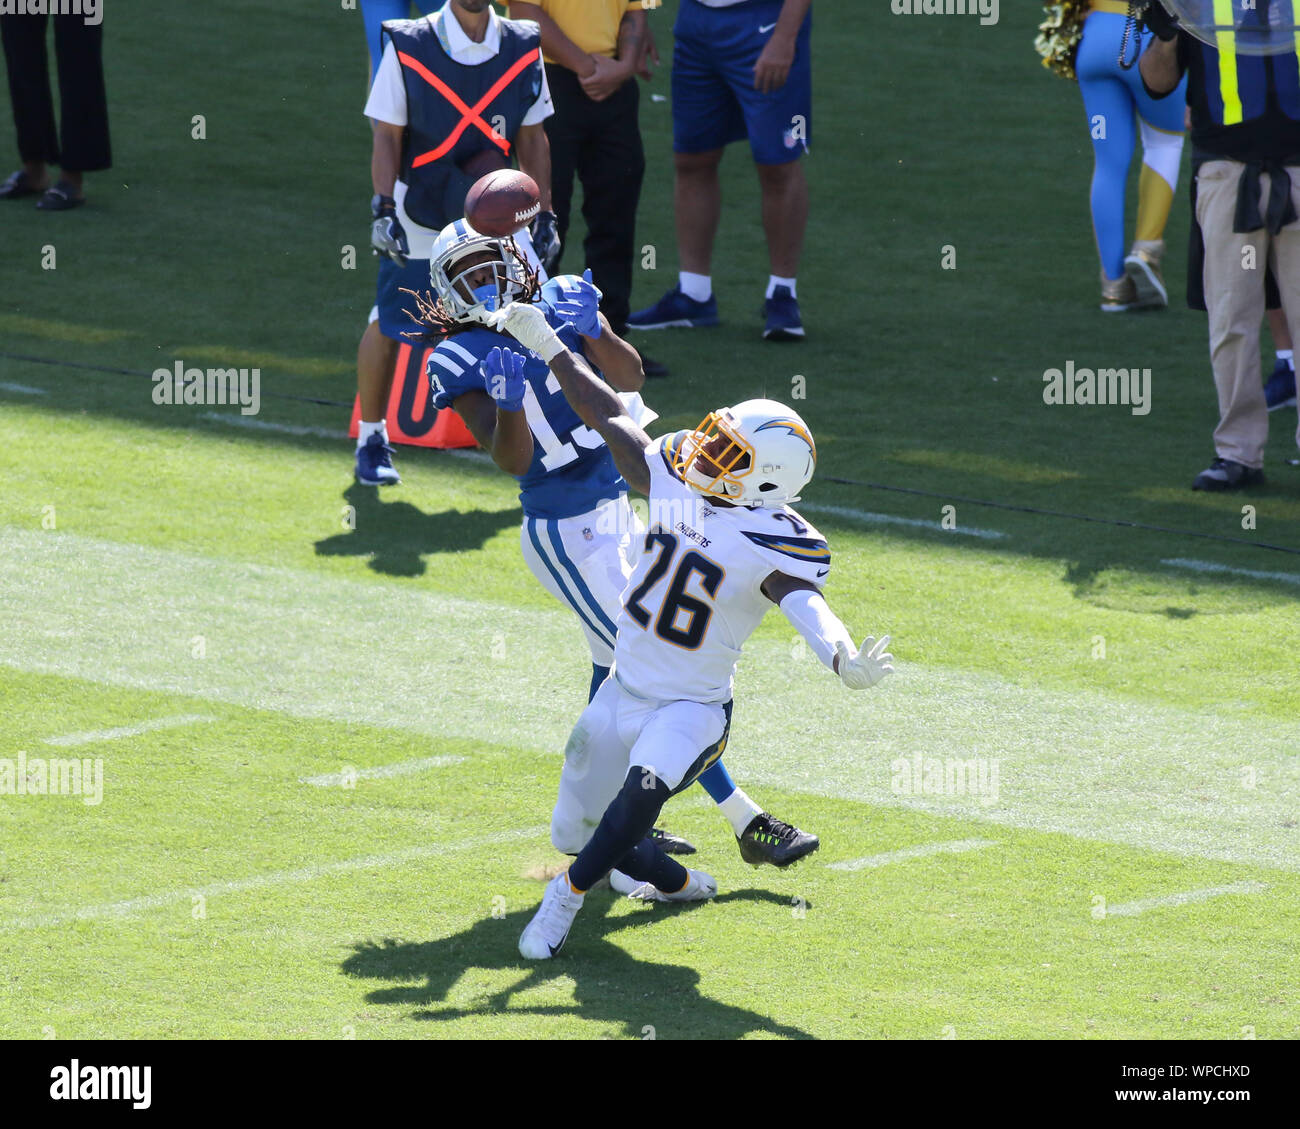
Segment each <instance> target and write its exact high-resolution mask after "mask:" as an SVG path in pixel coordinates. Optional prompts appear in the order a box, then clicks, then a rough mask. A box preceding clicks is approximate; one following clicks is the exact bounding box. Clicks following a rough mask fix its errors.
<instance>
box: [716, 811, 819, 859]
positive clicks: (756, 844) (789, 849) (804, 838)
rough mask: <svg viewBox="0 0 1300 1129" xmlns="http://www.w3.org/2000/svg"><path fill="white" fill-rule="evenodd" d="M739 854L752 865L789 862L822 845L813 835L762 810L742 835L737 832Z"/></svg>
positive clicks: (810, 852) (808, 853)
mask: <svg viewBox="0 0 1300 1129" xmlns="http://www.w3.org/2000/svg"><path fill="white" fill-rule="evenodd" d="M736 843H737V845H738V846H739V847H740V857H741V858H743V859H744V860H745V861H746V862H747V863H749V864H750V865H751V866H762V865H763V863H768V864H769V865H771V866H790V865H791V864H792V863H796V862H798V861H799V860H800V859H801V858H803V857H804V856H805V855H810V854H812V853H813V851H815V850H816V849H817V848H818V847H820V846H821V845H822V841H821V840H820V839H818V838H817V836H816V835H809V834H808V832H807V831H800V830H799V828H797V827H791V826H790V825H789V824H788V823H782V822H781V821H780V820H779V819H775V818H773V817H772V816H770V815H768V813H767V812H761V813H760V814H759V815H756V816H754V818H753V819H752V820H750V821H749V826H748V827H746V828H745V833H744V834H743V835H737V836H736Z"/></svg>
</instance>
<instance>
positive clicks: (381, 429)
mask: <svg viewBox="0 0 1300 1129" xmlns="http://www.w3.org/2000/svg"><path fill="white" fill-rule="evenodd" d="M372 435H382V436H383V437H384V442H385V443H387V442H388V423H387V422H386V421H385V420H382V419H381V420H380V421H379V422H378V423H366V421H365V420H362V421H361V422H360V424H358V425H357V446H358V447H364V446H365V445H366V440H367V439H369V438H370V437H371V436H372Z"/></svg>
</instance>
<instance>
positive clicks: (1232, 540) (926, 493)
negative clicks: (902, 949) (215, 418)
mask: <svg viewBox="0 0 1300 1129" xmlns="http://www.w3.org/2000/svg"><path fill="white" fill-rule="evenodd" d="M0 357H4V358H7V359H8V360H11V361H29V362H31V363H32V364H37V365H53V366H54V367H56V368H79V369H87V370H89V371H91V372H109V373H117V374H120V375H123V376H152V375H153V373H151V372H144V371H142V370H140V369H129V368H115V367H113V366H111V365H90V364H85V363H83V362H81V361H56V360H53V359H51V358H49V357H32V356H28V355H27V354H25V353H6V352H3V351H0ZM262 396H263V398H269V399H273V400H292V401H295V402H296V403H300V404H321V405H324V406H325V407H328V408H350V407H352V402H351V401H344V400H322V399H319V398H318V397H315V396H291V395H289V394H288V393H287V392H263V393H262ZM818 481H819V482H834V483H837V484H838V485H840V486H860V487H866V488H867V489H868V490H884V491H886V492H889V493H893V494H914V495H916V496H917V497H921V498H938V499H940V500H942V501H946V502H961V503H963V504H964V505H971V506H985V507H987V508H989V509H994V510H1010V511H1011V512H1013V513H1022V514H1036V515H1037V516H1039V517H1060V518H1066V519H1067V520H1070V521H1084V522H1090V523H1092V524H1093V525H1113V526H1116V527H1119V528H1122V529H1141V530H1145V531H1147V532H1149V533H1169V534H1173V535H1174V536H1176V537H1199V538H1200V539H1201V540H1203V541H1220V542H1223V543H1224V544H1228V545H1247V546H1249V547H1250V548H1252V549H1271V550H1272V551H1273V552H1276V553H1287V554H1289V555H1291V556H1300V549H1293V548H1289V547H1288V546H1286V545H1274V544H1271V543H1270V542H1267V541H1247V540H1246V538H1244V537H1227V536H1224V535H1223V534H1221V533H1203V532H1201V531H1200V530H1196V529H1171V528H1169V527H1168V526H1164V525H1147V524H1146V523H1145V522H1140V521H1126V520H1124V519H1123V518H1113V517H1093V516H1092V515H1090V514H1072V513H1068V512H1066V511H1064V510H1044V509H1039V508H1038V507H1036V506H1017V505H1013V504H1012V503H1010V502H993V501H989V500H988V499H986V498H965V497H962V496H961V495H959V494H942V493H937V492H936V491H933V490H918V489H917V488H916V487H913V486H887V485H886V484H885V483H883V482H859V481H858V480H857V479H854V478H835V477H833V476H832V475H820V476H818Z"/></svg>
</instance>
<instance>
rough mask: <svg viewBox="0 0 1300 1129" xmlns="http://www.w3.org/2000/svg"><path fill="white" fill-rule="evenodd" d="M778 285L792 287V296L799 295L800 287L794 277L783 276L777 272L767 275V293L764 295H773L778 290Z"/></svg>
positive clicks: (796, 296)
mask: <svg viewBox="0 0 1300 1129" xmlns="http://www.w3.org/2000/svg"><path fill="white" fill-rule="evenodd" d="M778 286H788V287H789V288H790V297H791V298H798V297H799V288H798V286H797V285H796V283H795V280H794V279H793V278H781V277H780V276H779V275H775V274H769V275H768V276H767V293H766V294H765V295H764V297H766V298H770V297H772V294H773V293H774V292H775V291H776V288H777V287H778Z"/></svg>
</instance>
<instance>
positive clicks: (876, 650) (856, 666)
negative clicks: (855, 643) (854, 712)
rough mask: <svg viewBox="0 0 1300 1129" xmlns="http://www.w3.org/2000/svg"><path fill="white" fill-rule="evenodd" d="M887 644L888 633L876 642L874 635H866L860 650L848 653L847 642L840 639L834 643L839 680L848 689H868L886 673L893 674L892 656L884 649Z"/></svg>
mask: <svg viewBox="0 0 1300 1129" xmlns="http://www.w3.org/2000/svg"><path fill="white" fill-rule="evenodd" d="M888 645H889V636H888V635H885V636H882V637H881V640H880V642H878V643H877V642H876V637H875V636H874V635H868V636H867V637H866V638H865V639H864V640H863V641H862V650H860V651H854V652H853V653H852V654H850V653H849V646H848V644H847V643H845V642H844V641H843V640H841V641H840V642H839V643H837V644H836V645H835V653H836V655H838V656H839V660H840V664H839V665H840V669H839V676H840V681H841V682H843V683H844V685H845V686H847V687H848V688H849V689H850V690H869V689H870V688H871V687H872V686H874V685H875V684H876V683H877V682H879V681H880V680H881V679H882V678H884V677H885V675H886V674H893V673H894V656H893V655H891V654H890V653H889V652H888V651H886V650H885V647H887V646H888Z"/></svg>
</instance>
